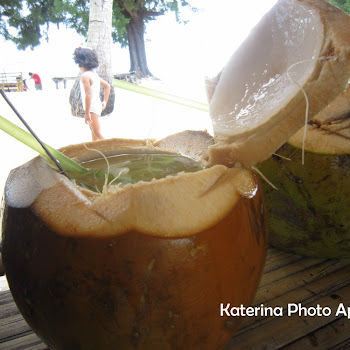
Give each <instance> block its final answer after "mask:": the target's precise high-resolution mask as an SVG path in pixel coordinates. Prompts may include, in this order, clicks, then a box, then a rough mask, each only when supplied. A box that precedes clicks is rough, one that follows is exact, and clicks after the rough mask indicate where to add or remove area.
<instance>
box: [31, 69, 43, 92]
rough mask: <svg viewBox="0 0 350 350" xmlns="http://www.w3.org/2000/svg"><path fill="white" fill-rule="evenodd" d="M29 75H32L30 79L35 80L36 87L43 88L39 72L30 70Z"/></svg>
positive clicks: (37, 88)
mask: <svg viewBox="0 0 350 350" xmlns="http://www.w3.org/2000/svg"><path fill="white" fill-rule="evenodd" d="M29 75H30V79H33V80H34V86H35V89H36V90H42V89H43V86H42V84H41V79H40V77H39V74H37V73H32V72H30V73H29Z"/></svg>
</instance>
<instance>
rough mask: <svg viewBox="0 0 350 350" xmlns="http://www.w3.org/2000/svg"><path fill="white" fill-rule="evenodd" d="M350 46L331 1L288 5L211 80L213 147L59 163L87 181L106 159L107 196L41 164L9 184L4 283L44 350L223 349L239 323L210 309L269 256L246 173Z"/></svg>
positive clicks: (345, 60) (290, 128) (328, 79)
mask: <svg viewBox="0 0 350 350" xmlns="http://www.w3.org/2000/svg"><path fill="white" fill-rule="evenodd" d="M349 32H350V24H349V20H348V17H347V16H346V15H345V14H343V13H342V12H340V11H338V10H337V9H335V8H334V7H331V6H329V5H328V4H327V3H325V2H322V1H298V0H289V1H287V0H282V1H280V2H278V3H277V5H276V6H275V7H274V8H273V9H272V10H271V11H270V12H269V13H267V14H266V15H265V16H264V17H263V19H262V20H261V22H260V23H259V24H258V25H257V27H256V28H255V29H254V30H253V31H252V33H251V35H250V36H249V37H248V39H247V40H246V41H245V42H244V43H243V45H242V46H241V47H240V48H239V49H238V50H237V51H236V52H235V53H234V55H233V56H232V58H231V59H230V61H229V62H228V64H227V65H226V66H225V67H224V69H223V70H222V72H221V73H220V74H219V75H218V76H217V77H216V78H214V79H212V80H210V81H208V96H209V100H210V114H211V117H212V120H213V124H214V132H215V135H214V142H213V139H212V138H211V137H210V135H207V134H206V133H201V132H184V133H181V134H178V135H173V136H169V137H167V138H165V139H163V140H160V141H150V140H147V141H143V140H106V141H98V142H95V143H88V144H87V145H86V146H87V147H85V146H84V145H75V146H69V147H67V148H65V149H64V152H65V153H66V154H67V155H68V156H69V157H72V158H75V159H78V160H79V161H80V162H83V164H88V166H89V167H94V166H95V162H97V163H98V162H100V161H102V162H105V161H106V160H107V161H108V171H107V173H108V174H112V177H113V180H112V181H106V183H103V184H100V183H96V184H94V181H91V178H89V179H82V178H78V179H76V180H75V181H74V182H72V181H71V180H69V179H67V178H66V177H65V176H63V175H61V174H58V173H57V172H56V171H55V170H53V169H52V168H51V166H49V165H48V164H47V163H46V162H45V161H43V160H42V159H41V158H35V159H34V160H32V161H30V162H29V163H27V164H25V165H23V166H21V167H19V168H17V169H15V170H13V171H12V172H11V174H10V175H9V178H8V181H7V183H6V189H5V210H4V217H3V243H2V244H3V248H2V249H3V261H4V265H5V272H6V275H7V278H8V281H9V285H10V289H11V292H12V294H13V297H14V299H15V301H16V303H17V305H18V308H19V310H20V311H21V312H22V314H23V316H24V317H25V319H26V320H27V322H28V323H29V325H30V326H31V327H32V328H33V329H34V331H35V332H36V333H37V334H38V335H39V336H40V337H41V338H42V339H43V340H44V341H45V342H46V343H47V344H48V345H49V346H50V347H51V348H52V349H62V350H69V349H74V350H76V349H103V350H108V349H113V350H114V349H123V350H124V349H152V350H153V349H162V350H166V349H169V350H170V349H208V350H212V349H221V348H222V347H223V346H224V345H225V344H226V343H227V341H228V340H229V339H230V337H232V336H233V334H234V333H235V331H236V330H237V327H238V325H239V322H240V319H238V318H236V317H230V315H229V314H227V313H226V312H222V313H221V314H220V307H221V305H222V304H224V305H227V304H230V306H231V307H233V306H238V307H240V306H241V305H243V306H247V305H249V304H250V303H251V302H252V301H253V298H254V295H255V293H256V290H257V287H258V283H259V279H260V277H261V274H262V270H263V266H264V260H265V254H266V245H267V235H266V220H265V210H264V204H263V200H262V197H261V190H260V187H259V185H258V182H257V179H256V176H255V175H254V174H253V172H252V171H251V170H250V168H251V167H253V166H254V165H255V164H256V163H258V162H261V161H263V160H265V159H268V158H269V157H270V156H271V154H272V153H273V152H275V151H276V149H278V148H279V147H280V146H282V145H283V144H284V143H285V142H286V140H288V139H289V138H290V137H291V136H292V135H293V134H294V133H296V132H297V131H298V129H300V128H301V126H302V125H303V122H304V116H303V115H302V114H301V113H300V111H301V110H304V109H305V106H306V102H305V98H304V94H303V91H304V92H305V91H306V93H307V94H308V96H309V106H310V108H309V117H310V118H312V117H313V116H314V115H316V114H317V113H318V112H319V111H320V110H321V109H322V108H323V107H324V106H326V105H327V104H328V103H329V102H330V101H331V100H332V99H333V98H334V97H335V96H336V95H337V94H339V93H340V92H341V91H342V90H343V89H344V87H345V84H346V81H347V78H346V77H347V76H349V73H350V62H349V58H350V37H349V35H348V33H349ZM101 153H102V154H103V156H102V155H101ZM100 155H101V157H100ZM125 155H126V156H127V159H122V161H121V162H119V163H118V161H117V163H115V162H114V160H115V159H120V157H122V156H123V157H124V156H125ZM140 157H141V158H142V159H143V161H142V159H141V164H142V166H140V167H138V166H136V167H134V165H133V164H138V163H139V161H140V159H139V158H140ZM96 158H101V159H100V160H97V159H96ZM160 159H161V160H160ZM174 162H175V163H176V165H175V166H173V165H174ZM97 167H100V165H99V164H97ZM169 168H170V169H172V170H170V171H168V169H169ZM149 173H151V175H150V174H149ZM161 174H163V175H164V176H165V177H162V176H158V175H161ZM144 176H145V177H144ZM109 178H110V176H108V179H109ZM77 183H79V184H82V185H83V186H80V185H78V184H77ZM99 191H100V192H101V193H100V192H99Z"/></svg>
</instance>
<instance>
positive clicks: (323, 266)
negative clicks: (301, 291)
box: [254, 259, 350, 305]
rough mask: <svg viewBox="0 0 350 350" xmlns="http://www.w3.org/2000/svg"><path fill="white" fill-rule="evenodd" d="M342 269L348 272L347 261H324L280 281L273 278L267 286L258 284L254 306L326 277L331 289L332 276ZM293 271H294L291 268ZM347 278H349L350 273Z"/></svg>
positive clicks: (349, 267) (348, 262) (349, 266)
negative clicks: (346, 269)
mask: <svg viewBox="0 0 350 350" xmlns="http://www.w3.org/2000/svg"><path fill="white" fill-rule="evenodd" d="M298 263H299V261H298ZM343 268H348V269H349V270H350V261H349V260H345V259H339V260H326V261H323V262H322V263H320V264H318V263H317V264H316V265H312V266H310V267H308V268H306V269H301V271H299V272H296V273H295V274H294V275H292V276H286V277H284V278H281V279H277V278H273V279H274V281H273V282H271V283H269V284H265V285H264V283H261V284H260V287H259V291H258V293H257V295H256V297H255V300H254V304H256V305H260V304H262V303H266V302H267V301H269V300H271V299H275V298H277V297H279V296H281V295H283V294H285V293H287V292H289V291H291V290H293V289H296V288H298V287H301V286H304V285H306V284H307V283H311V282H312V281H315V280H317V279H319V278H322V277H327V278H326V279H325V282H324V283H325V285H326V286H327V285H329V286H330V287H331V286H332V284H334V283H335V282H336V281H335V280H334V277H332V274H334V273H335V272H336V271H338V270H341V269H343ZM293 270H295V269H294V268H293ZM343 273H345V272H343ZM278 275H281V273H280V272H278ZM348 278H350V271H349V276H348ZM273 279H271V280H273ZM327 279H329V283H327ZM265 282H266V280H265Z"/></svg>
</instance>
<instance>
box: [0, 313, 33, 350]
mask: <svg viewBox="0 0 350 350" xmlns="http://www.w3.org/2000/svg"><path fill="white" fill-rule="evenodd" d="M29 332H32V330H31V328H30V327H29V326H28V324H27V322H26V321H25V320H24V319H23V317H22V315H20V314H19V313H18V310H17V315H14V316H11V317H8V318H6V319H5V320H2V321H1V328H0V339H11V338H16V336H17V335H18V334H22V333H29ZM0 349H1V346H0Z"/></svg>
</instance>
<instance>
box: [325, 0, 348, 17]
mask: <svg viewBox="0 0 350 350" xmlns="http://www.w3.org/2000/svg"><path fill="white" fill-rule="evenodd" d="M328 2H329V3H331V4H333V5H335V6H337V7H339V8H340V9H341V10H343V11H344V12H346V13H349V14H350V0H328Z"/></svg>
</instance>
